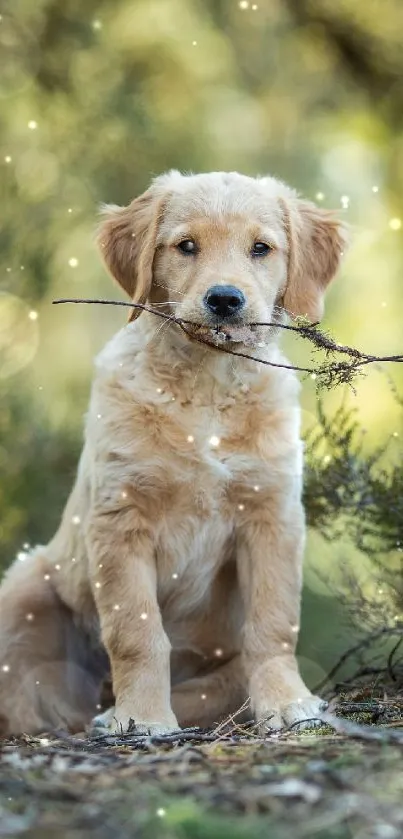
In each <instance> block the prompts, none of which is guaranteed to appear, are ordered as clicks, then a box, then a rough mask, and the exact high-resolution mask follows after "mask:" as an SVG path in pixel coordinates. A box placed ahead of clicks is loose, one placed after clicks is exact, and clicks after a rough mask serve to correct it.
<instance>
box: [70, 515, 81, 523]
mask: <svg viewBox="0 0 403 839" xmlns="http://www.w3.org/2000/svg"><path fill="white" fill-rule="evenodd" d="M71 521H72V522H73V524H80V521H81V519H80V516H73V518H72V520H71Z"/></svg>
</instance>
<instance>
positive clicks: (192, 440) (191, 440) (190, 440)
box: [186, 434, 195, 443]
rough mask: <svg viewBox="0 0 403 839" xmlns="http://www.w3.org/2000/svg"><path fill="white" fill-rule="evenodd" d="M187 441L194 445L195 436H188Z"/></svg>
mask: <svg viewBox="0 0 403 839" xmlns="http://www.w3.org/2000/svg"><path fill="white" fill-rule="evenodd" d="M186 439H187V441H188V443H194V441H195V438H194V437H193V434H188V436H187V437H186Z"/></svg>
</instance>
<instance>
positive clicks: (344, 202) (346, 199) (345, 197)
mask: <svg viewBox="0 0 403 839" xmlns="http://www.w3.org/2000/svg"><path fill="white" fill-rule="evenodd" d="M340 203H341V206H342V207H343V210H348V208H349V206H350V198H349V196H348V195H342V196H341V198H340Z"/></svg>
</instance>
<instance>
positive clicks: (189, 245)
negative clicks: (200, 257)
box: [176, 239, 197, 254]
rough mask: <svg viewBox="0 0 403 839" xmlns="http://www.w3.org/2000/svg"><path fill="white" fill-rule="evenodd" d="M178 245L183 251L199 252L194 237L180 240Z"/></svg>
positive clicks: (187, 252)
mask: <svg viewBox="0 0 403 839" xmlns="http://www.w3.org/2000/svg"><path fill="white" fill-rule="evenodd" d="M176 247H177V248H178V250H180V251H182V253H186V254H189V253H190V254H195V253H197V247H196V242H194V241H193V239H183V241H182V242H178V244H177V246H176Z"/></svg>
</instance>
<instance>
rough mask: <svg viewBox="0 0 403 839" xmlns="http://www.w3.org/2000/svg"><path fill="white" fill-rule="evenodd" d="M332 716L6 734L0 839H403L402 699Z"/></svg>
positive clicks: (345, 704) (358, 705)
mask: <svg viewBox="0 0 403 839" xmlns="http://www.w3.org/2000/svg"><path fill="white" fill-rule="evenodd" d="M328 720H329V721H330V725H323V726H322V727H321V728H320V729H317V730H315V731H310V732H301V733H296V732H295V731H293V730H289V731H286V732H282V733H277V734H272V735H270V736H268V737H266V738H264V739H263V738H261V737H259V736H258V735H257V734H256V731H255V730H254V729H253V727H243V728H240V727H238V726H237V725H236V724H235V723H234V721H229V722H227V723H226V724H225V725H222V726H219V727H218V728H217V729H216V730H215V731H214V732H200V731H196V730H192V731H186V732H182V733H181V734H180V735H179V734H175V735H174V736H171V737H166V738H150V737H145V736H140V735H135V734H128V735H125V736H122V737H117V736H112V735H98V736H91V737H87V736H84V735H78V736H74V737H72V736H69V735H65V734H62V735H59V736H57V737H56V736H51V735H48V736H45V735H44V736H42V737H38V738H31V737H21V738H19V739H18V740H17V739H14V740H8V741H5V742H3V743H2V744H1V747H0V837H14V836H18V837H26V839H53V837H55V839H56V837H63V839H95V837H96V838H97V839H98V837H99V839H111V837H113V839H115V838H116V839H132V837H139V839H162V837H164V839H165V838H167V839H170V838H171V837H172V839H174V837H175V839H176V837H178V838H179V839H207V838H208V839H226V838H227V837H228V839H266V837H271V838H272V839H294V837H295V839H303V837H304V838H305V837H306V839H313V838H315V839H344V837H346V839H350V837H355V839H370V837H374V839H375V837H377V839H400V837H402V836H403V762H402V758H403V699H401V698H397V699H394V700H393V701H392V700H390V699H389V700H388V699H385V700H383V701H380V700H372V699H371V698H369V699H368V698H366V699H364V700H360V701H357V700H351V699H344V701H342V702H339V703H338V705H337V707H335V708H334V709H332V714H331V716H329V717H328Z"/></svg>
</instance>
